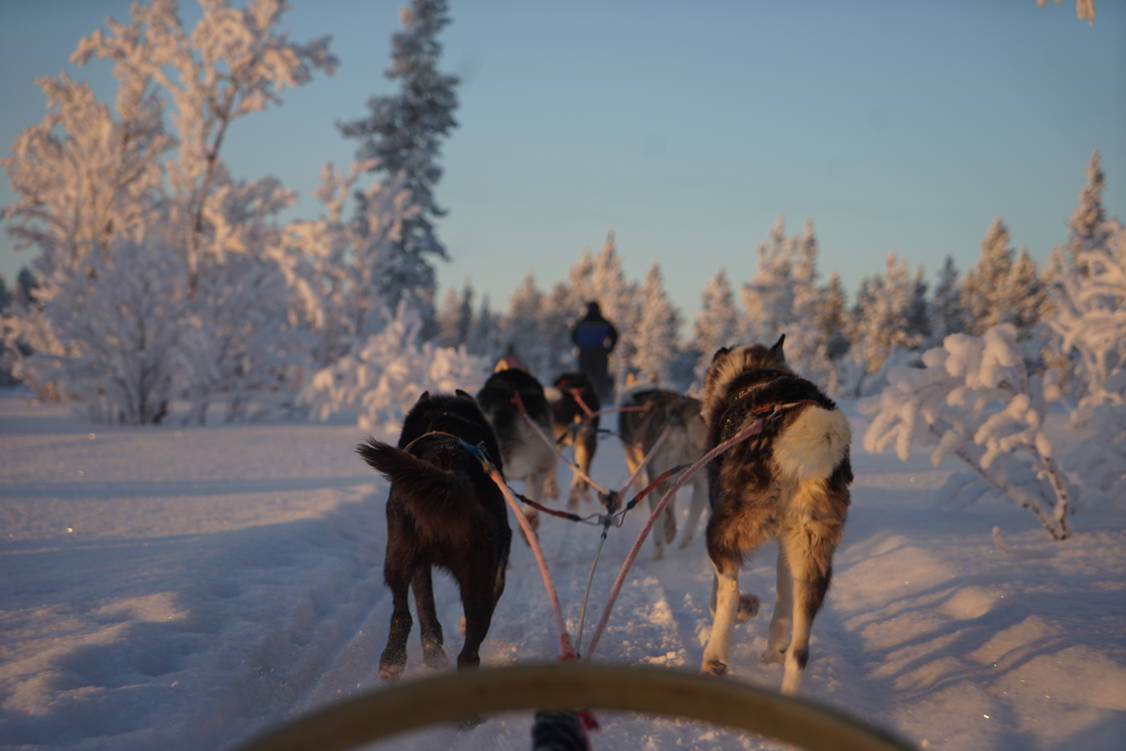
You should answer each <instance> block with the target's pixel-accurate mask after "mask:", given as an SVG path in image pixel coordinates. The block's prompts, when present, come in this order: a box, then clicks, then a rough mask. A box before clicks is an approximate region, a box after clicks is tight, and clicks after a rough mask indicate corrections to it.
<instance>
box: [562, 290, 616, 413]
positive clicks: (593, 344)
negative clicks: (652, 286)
mask: <svg viewBox="0 0 1126 751" xmlns="http://www.w3.org/2000/svg"><path fill="white" fill-rule="evenodd" d="M571 341H573V342H574V343H575V346H576V347H578V348H579V370H581V371H582V372H583V373H585V374H586V377H587V378H589V379H590V382H591V385H593V386H594V390H595V391H597V392H598V397H599V398H600V399H601V400H603V401H604V402H611V401H613V394H614V380H613V378H611V377H610V371H609V368H608V362H609V359H610V352H611V351H613V349H614V345H615V344H617V343H618V330H617V329H616V328H614V324H612V323H610V322H609V321H607V320H606V319H605V318H603V317H602V309H601V308H599V307H598V303H596V302H588V303H587V304H586V315H585V316H583V317H582V318H581V319H579V322H578V323H576V324H575V327H574V328H573V329H571Z"/></svg>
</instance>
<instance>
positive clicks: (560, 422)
mask: <svg viewBox="0 0 1126 751" xmlns="http://www.w3.org/2000/svg"><path fill="white" fill-rule="evenodd" d="M544 394H545V395H546V396H547V401H548V403H549V404H550V405H551V416H552V421H553V423H554V426H555V445H556V446H558V447H560V448H564V447H566V446H573V447H574V450H575V464H577V465H578V466H579V468H580V469H581V470H582V471H583V472H585V473H586V475H587V477H589V476H590V465H591V462H593V461H594V452H595V451H597V450H598V423H599V416H598V415H597V414H594V415H593V416H591V415H589V414H588V413H587V410H590V411H591V412H594V413H596V412H598V410H600V409H601V408H602V402H601V401H599V399H598V393H597V392H596V391H595V390H594V384H592V383H591V382H590V379H589V378H587V377H586V375H585V374H583V373H579V372H573V373H563V374H562V375H561V376H559V377H558V378H556V379H555V381H554V382H552V384H551V385H550V386H548V387H547V388H546V389H544ZM580 400H582V403H581V404H580ZM584 405H585V406H586V409H583V406H584ZM552 479H553V480H554V476H553V477H552ZM548 495H558V491H556V492H555V493H552V492H551V491H550V490H549V491H548ZM589 497H590V483H589V482H587V480H586V478H585V477H583V476H582V474H580V473H578V472H575V471H573V470H572V472H571V490H570V493H569V494H568V497H567V506H568V507H569V508H572V509H573V508H576V507H577V506H578V505H579V501H580V500H584V499H586V498H589Z"/></svg>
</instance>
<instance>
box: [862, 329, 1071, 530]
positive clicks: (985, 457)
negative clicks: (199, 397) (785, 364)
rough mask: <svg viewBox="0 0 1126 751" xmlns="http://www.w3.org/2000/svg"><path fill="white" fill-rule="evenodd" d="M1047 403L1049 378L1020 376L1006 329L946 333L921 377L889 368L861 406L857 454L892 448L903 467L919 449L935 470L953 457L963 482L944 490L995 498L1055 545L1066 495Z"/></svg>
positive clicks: (1064, 526)
mask: <svg viewBox="0 0 1126 751" xmlns="http://www.w3.org/2000/svg"><path fill="white" fill-rule="evenodd" d="M1056 394H1057V390H1056V389H1055V387H1054V385H1053V384H1052V383H1051V378H1050V375H1049V377H1048V380H1047V381H1045V379H1044V378H1043V377H1042V376H1039V375H1033V376H1030V375H1029V373H1028V372H1027V370H1026V369H1025V364H1024V359H1023V357H1022V356H1021V352H1020V348H1019V346H1018V343H1017V330H1016V327H1015V326H1013V325H1012V324H1002V325H999V326H994V327H992V328H990V329H988V330H987V331H986V332H985V334H984V336H981V337H975V336H969V335H966V334H951V335H950V336H948V337H946V340H945V341H944V342H943V346H942V347H939V348H935V349H931V350H928V351H927V352H926V353H924V354H923V367H922V368H911V367H898V368H894V369H892V370H891V372H890V373H888V384H887V387H886V388H884V390H883V391H882V392H881V393H880V394H879V396H876V397H872V398H870V399H866V400H864V401H862V402H861V404H860V411H861V413H862V414H865V415H868V416H870V417H871V418H872V422H871V424H870V425H869V427H868V430H867V431H866V432H865V434H864V448H865V450H867V451H869V452H872V453H876V454H878V453H882V452H883V451H884V450H886V449H887V448H888V447H889V446H893V445H894V447H895V451H896V454H897V456H898V457H899V458H900V459H901V460H902V461H907V459H908V457H909V456H910V453H911V447H912V445H913V444H914V443H915V442H918V443H920V444H922V445H924V446H932V447H933V451H932V453H931V462H932V463H933V464H934V465H935V466H937V465H938V464H939V463H940V462H941V461H942V459H943V457H944V456H946V455H948V454H949V455H953V456H955V457H957V458H958V459H960V460H961V461H962V462H964V463H965V464H966V465H967V466H968V467H969V469H970V472H971V475H970V477H969V478H965V477H959V478H951V483H950V485H951V486H953V487H958V486H961V487H960V491H959V492H975V493H976V495H977V496H980V495H981V494H983V493H985V492H987V491H993V492H996V493H999V494H1001V495H1002V496H1005V497H1007V498H1009V499H1010V500H1012V501H1013V502H1014V503H1016V504H1017V505H1018V506H1020V507H1021V508H1024V509H1026V510H1028V511H1029V512H1031V513H1032V514H1033V515H1034V516H1035V517H1036V519H1037V520H1038V521H1039V522H1040V523H1041V524H1042V525H1043V526H1044V528H1045V529H1046V530H1048V532H1049V534H1051V535H1052V537H1053V538H1055V539H1057V540H1062V539H1064V538H1066V537H1067V534H1068V519H1067V515H1068V506H1069V504H1070V499H1071V496H1072V489H1071V488H1070V487H1069V484H1068V480H1067V476H1066V474H1065V473H1064V471H1063V469H1062V468H1061V467H1060V466H1059V464H1058V463H1057V461H1056V458H1055V451H1054V448H1053V446H1052V442H1051V441H1050V440H1049V439H1048V437H1047V435H1046V434H1045V433H1044V432H1043V425H1044V416H1045V413H1046V411H1047V407H1048V403H1049V402H1050V401H1051V400H1053V399H1054V397H1055V395H1056ZM967 479H968V480H969V482H966V480H967Z"/></svg>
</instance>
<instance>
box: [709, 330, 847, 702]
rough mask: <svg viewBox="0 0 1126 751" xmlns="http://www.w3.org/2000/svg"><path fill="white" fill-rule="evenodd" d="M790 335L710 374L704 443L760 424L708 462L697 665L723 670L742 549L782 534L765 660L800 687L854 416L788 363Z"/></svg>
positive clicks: (833, 538) (825, 583) (718, 359)
mask: <svg viewBox="0 0 1126 751" xmlns="http://www.w3.org/2000/svg"><path fill="white" fill-rule="evenodd" d="M784 339H785V336H783V337H782V338H780V339H779V340H778V341H777V343H775V344H774V346H773V347H770V348H769V349H768V348H767V347H764V346H762V345H752V346H741V347H735V348H734V349H729V348H726V347H724V348H722V349H720V350H719V351H718V352H716V353H715V356H714V358H713V359H712V363H711V365H710V366H709V367H708V372H707V375H706V376H705V381H704V399H703V403H704V407H703V414H704V420H705V422H706V423H707V425H708V445H709V446H716V445H718V444H719V443H721V442H723V441H724V440H726V439H728V438H730V437H731V436H734V435H736V434H737V433H739V432H740V431H741V430H743V429H744V428H745V427H747V426H749V425H750V424H751V423H752V422H754V421H755V420H757V419H762V420H763V429H762V431H761V432H760V433H759V434H757V435H754V436H752V437H751V438H750V439H749V440H747V441H744V442H743V443H741V444H737V445H735V446H733V447H732V448H731V449H729V450H728V451H727V452H725V453H724V454H721V455H720V456H719V457H717V458H716V459H715V460H714V461H713V462H712V463H711V464H710V465H709V466H708V475H709V479H710V482H711V487H710V493H709V496H710V501H711V507H712V516H711V519H710V521H709V522H708V528H707V547H708V556H709V557H710V558H711V561H712V565H713V566H714V567H715V596H716V606H715V618H714V621H713V623H712V631H711V635H710V636H709V637H708V644H707V646H706V647H705V648H704V658H703V664H702V666H701V670H702V671H704V672H706V673H714V674H716V675H722V674H723V673H725V672H726V671H727V663H728V655H729V651H730V649H729V648H730V644H731V633H732V629H733V626H734V623H735V619H736V615H737V613H738V609H739V579H738V575H739V569H740V567H741V566H742V563H743V556H744V555H746V554H748V553H750V552H752V551H753V550H754V549H755V548H756V547H758V546H759V545H760V544H761V543H763V542H765V541H767V540H772V539H773V540H777V541H778V568H777V576H778V584H777V600H776V602H775V606H774V615H773V617H772V618H771V621H770V632H769V637H768V642H767V647H766V651H765V652H764V653H763V655H762V659H763V661H764V662H781V663H783V666H784V674H783V678H782V692H783V693H786V694H794V693H796V692H797V691H798V689H799V688H800V686H801V679H802V673H803V671H804V670H805V665H806V662H807V661H808V659H809V633H810V628H811V627H812V625H813V618H814V616H815V615H817V611H818V610H819V609H820V607H821V603H822V601H823V599H824V597H825V593H826V591H827V590H828V589H829V579H830V577H831V575H832V562H833V551H834V550H835V549H836V547H837V545H838V544H839V543H840V541H841V535H842V533H843V531H844V523H845V517H846V515H847V513H848V506H849V489H848V487H849V483H851V482H852V468H851V466H850V464H849V441H850V432H849V426H848V420H847V419H846V418H845V415H844V413H842V412H841V410H839V409H838V408H837V406H836V405H835V404H834V403H833V401H832V400H831V399H829V398H828V397H827V396H825V394H823V393H822V392H821V390H820V389H818V388H817V386H815V385H814V384H813V383H811V382H809V381H807V380H805V379H804V378H801V377H799V376H797V375H795V374H794V372H793V371H792V370H790V368H789V367H788V366H787V365H786V360H785V357H784V356H783V354H782V342H783V341H784Z"/></svg>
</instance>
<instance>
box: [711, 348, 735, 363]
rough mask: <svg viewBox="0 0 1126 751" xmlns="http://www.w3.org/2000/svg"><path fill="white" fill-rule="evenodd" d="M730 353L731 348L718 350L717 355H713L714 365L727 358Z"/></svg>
mask: <svg viewBox="0 0 1126 751" xmlns="http://www.w3.org/2000/svg"><path fill="white" fill-rule="evenodd" d="M730 351H731V347H720V348H719V349H717V350H716V351H715V354H714V355H712V362H713V363H715V362H719V361H720V360H722V359H723V358H725V357H727V353H728V352H730Z"/></svg>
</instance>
